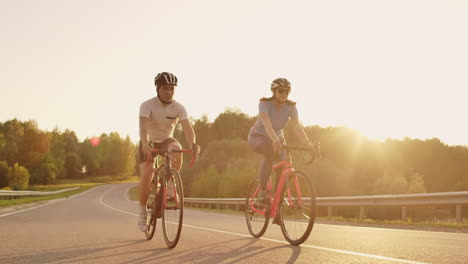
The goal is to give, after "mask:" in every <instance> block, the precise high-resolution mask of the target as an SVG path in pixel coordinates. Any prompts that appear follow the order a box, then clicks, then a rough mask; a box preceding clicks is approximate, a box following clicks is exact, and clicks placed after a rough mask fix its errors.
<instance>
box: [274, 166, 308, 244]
mask: <svg viewBox="0 0 468 264" xmlns="http://www.w3.org/2000/svg"><path fill="white" fill-rule="evenodd" d="M286 177H287V178H286V182H285V185H284V187H283V191H282V197H281V203H280V208H279V209H280V226H281V232H282V233H283V236H284V238H285V239H286V240H287V241H288V242H289V243H290V244H291V245H296V246H297V245H300V244H302V243H304V241H306V240H307V238H308V237H309V235H310V233H311V232H312V228H313V226H314V222H315V215H316V212H315V208H316V202H315V196H316V193H315V187H314V185H313V183H312V180H311V179H310V177H309V175H308V174H307V173H306V172H305V171H303V170H296V171H295V172H293V173H291V174H290V175H287V176H286ZM294 178H297V180H298V186H299V189H300V191H301V196H302V200H300V199H297V196H298V195H297V194H298V191H297V188H296V184H295V183H294ZM288 191H289V193H288ZM301 201H302V203H301Z"/></svg>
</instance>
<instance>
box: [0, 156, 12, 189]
mask: <svg viewBox="0 0 468 264" xmlns="http://www.w3.org/2000/svg"><path fill="white" fill-rule="evenodd" d="M9 168H10V167H8V164H7V163H6V161H0V189H1V188H3V187H7V186H8V169H9Z"/></svg>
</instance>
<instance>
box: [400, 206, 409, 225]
mask: <svg viewBox="0 0 468 264" xmlns="http://www.w3.org/2000/svg"><path fill="white" fill-rule="evenodd" d="M407 220H408V214H407V210H406V206H403V207H401V221H404V222H406V221H407Z"/></svg>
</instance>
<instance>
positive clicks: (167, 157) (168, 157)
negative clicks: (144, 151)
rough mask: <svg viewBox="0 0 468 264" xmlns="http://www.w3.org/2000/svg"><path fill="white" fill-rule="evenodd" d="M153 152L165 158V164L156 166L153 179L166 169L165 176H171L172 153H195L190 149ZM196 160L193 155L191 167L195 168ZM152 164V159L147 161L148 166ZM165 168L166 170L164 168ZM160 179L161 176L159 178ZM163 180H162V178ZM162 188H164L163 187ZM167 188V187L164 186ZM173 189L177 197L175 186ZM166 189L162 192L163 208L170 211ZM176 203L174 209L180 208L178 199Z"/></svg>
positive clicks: (156, 150) (154, 150) (157, 150)
mask: <svg viewBox="0 0 468 264" xmlns="http://www.w3.org/2000/svg"><path fill="white" fill-rule="evenodd" d="M151 152H153V153H158V154H159V155H162V156H163V158H164V162H163V163H162V164H161V165H159V166H157V167H156V166H155V168H154V173H153V177H154V176H155V175H158V172H159V171H160V170H161V169H164V175H169V174H170V171H171V169H172V162H171V155H170V154H171V153H193V150H190V149H181V150H170V149H152V150H151ZM195 160H196V154H193V155H192V160H191V162H190V165H189V167H190V168H192V167H193V164H194V163H195ZM150 163H151V158H150V157H148V159H147V161H146V165H147V166H148V165H149V164H150ZM162 167H164V168H162ZM158 177H159V176H158ZM160 179H161V178H160ZM161 187H163V186H162V185H161ZM164 187H166V186H164ZM172 188H173V191H174V195H175V196H176V197H177V195H178V194H177V188H176V186H175V185H173V186H172ZM166 194H167V193H166V188H163V192H162V202H163V204H162V206H163V208H164V209H168V207H167V196H166ZM175 201H176V205H175V207H174V209H177V208H179V207H180V204H179V200H178V199H175Z"/></svg>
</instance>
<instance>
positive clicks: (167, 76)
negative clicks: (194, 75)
mask: <svg viewBox="0 0 468 264" xmlns="http://www.w3.org/2000/svg"><path fill="white" fill-rule="evenodd" d="M163 84H170V85H177V77H176V76H175V75H174V74H172V73H170V72H161V73H158V75H156V77H154V85H156V87H159V86H161V85H163Z"/></svg>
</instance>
